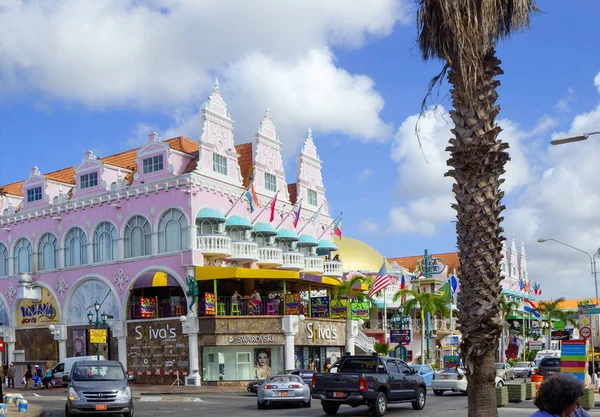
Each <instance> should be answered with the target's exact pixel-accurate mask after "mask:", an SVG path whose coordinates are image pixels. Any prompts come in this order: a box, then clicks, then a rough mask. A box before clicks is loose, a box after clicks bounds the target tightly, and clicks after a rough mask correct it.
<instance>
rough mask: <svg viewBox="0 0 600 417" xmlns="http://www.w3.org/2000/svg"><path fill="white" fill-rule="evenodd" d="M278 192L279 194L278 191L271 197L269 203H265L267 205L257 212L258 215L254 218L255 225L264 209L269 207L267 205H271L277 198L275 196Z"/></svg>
mask: <svg viewBox="0 0 600 417" xmlns="http://www.w3.org/2000/svg"><path fill="white" fill-rule="evenodd" d="M277 194H279V191H277V192H276V193H275V195H274V196H273V197H271V199H270V200H269V202H268V203H267V204H265V206H264V207H263V209H262V210H261V211H260V213H258V214H257V216H256V217H255V218H254V220H252V224H253V225H254V223H255V222H256V221H257V220H258V218H259V217H260V215H261V214H263V213H264V211H265V210H266V209H267V207H269V205H270V204H271V203H272V202H273V200H274V199H275V197H276V196H277Z"/></svg>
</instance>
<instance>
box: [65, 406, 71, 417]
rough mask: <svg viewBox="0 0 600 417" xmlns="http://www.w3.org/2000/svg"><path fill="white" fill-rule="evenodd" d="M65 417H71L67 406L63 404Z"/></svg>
mask: <svg viewBox="0 0 600 417" xmlns="http://www.w3.org/2000/svg"><path fill="white" fill-rule="evenodd" d="M65 417H71V412H70V411H69V406H68V405H66V404H65Z"/></svg>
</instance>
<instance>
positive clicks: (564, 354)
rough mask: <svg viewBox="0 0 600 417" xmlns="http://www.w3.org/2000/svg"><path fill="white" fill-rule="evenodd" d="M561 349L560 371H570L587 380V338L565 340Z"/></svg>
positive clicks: (582, 379)
mask: <svg viewBox="0 0 600 417" xmlns="http://www.w3.org/2000/svg"><path fill="white" fill-rule="evenodd" d="M561 345H562V346H561V351H560V372H569V373H572V374H573V375H575V376H576V377H577V378H579V379H580V380H581V381H582V382H583V381H584V380H585V375H586V370H587V354H586V352H587V340H563V341H562V343H561Z"/></svg>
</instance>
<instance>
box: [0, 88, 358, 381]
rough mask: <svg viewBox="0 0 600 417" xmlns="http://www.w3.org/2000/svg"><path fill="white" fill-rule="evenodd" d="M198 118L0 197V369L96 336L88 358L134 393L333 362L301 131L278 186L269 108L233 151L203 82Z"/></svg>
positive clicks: (324, 275)
mask: <svg viewBox="0 0 600 417" xmlns="http://www.w3.org/2000/svg"><path fill="white" fill-rule="evenodd" d="M202 120H203V130H202V134H201V137H200V140H199V141H193V140H190V139H187V138H183V137H178V138H174V139H169V140H164V141H163V140H161V139H160V138H159V137H158V135H157V134H155V133H151V134H150V135H149V137H148V140H147V143H146V144H145V145H144V146H143V147H141V148H139V149H134V150H130V151H127V152H123V153H120V154H116V155H112V156H108V157H103V158H97V157H96V156H95V155H94V154H93V153H92V152H91V151H88V152H87V153H86V154H85V155H84V156H83V159H82V161H81V162H80V163H79V164H78V165H75V166H72V167H69V168H65V169H62V170H59V171H55V172H51V173H47V174H41V173H40V171H39V170H38V168H37V167H33V168H32V169H31V171H30V172H29V177H28V178H27V179H26V180H24V181H21V182H18V183H14V184H8V185H5V186H3V187H1V190H2V191H3V192H4V193H3V194H4V195H3V196H1V197H0V322H1V323H2V330H1V331H2V337H3V340H4V343H5V344H4V346H5V352H4V353H5V354H4V363H5V364H6V363H7V362H8V361H16V362H18V363H25V362H29V363H42V362H45V361H49V362H54V363H56V362H58V361H59V360H60V359H63V358H65V357H71V356H82V355H95V354H96V353H97V346H98V345H96V343H95V341H94V343H91V340H90V330H91V329H94V328H95V327H97V326H99V327H103V328H108V329H109V331H108V338H107V342H106V343H101V344H100V345H99V350H100V354H103V355H104V356H106V357H107V358H110V359H116V360H119V361H121V362H122V363H123V364H124V365H125V367H126V369H127V370H128V371H130V372H135V373H138V375H140V376H139V377H138V378H139V379H141V380H142V382H149V383H166V382H172V381H173V379H174V376H173V375H174V374H176V373H179V375H181V376H182V379H184V376H185V382H186V383H187V384H198V383H200V382H201V381H205V382H207V383H236V382H237V383H240V382H241V381H248V380H251V379H254V378H255V377H256V376H257V372H259V368H260V372H263V368H264V367H256V365H257V364H258V362H257V358H258V356H259V354H262V353H263V352H266V353H267V356H268V358H269V365H270V367H271V369H272V372H277V371H281V370H283V369H288V368H295V367H299V366H300V367H305V366H306V365H307V364H308V362H309V360H310V358H313V359H315V360H316V362H317V364H318V366H321V367H323V366H324V363H325V361H326V360H332V359H335V357H338V356H339V355H341V354H342V353H343V351H344V345H345V344H346V342H347V341H346V338H349V340H352V336H353V334H350V333H353V332H355V330H353V328H352V326H350V327H349V329H350V330H349V332H348V334H346V325H345V320H344V319H343V318H339V314H338V315H337V316H336V315H335V314H332V311H331V303H330V302H329V300H330V299H331V289H332V288H333V287H334V286H335V285H336V284H337V281H336V280H335V279H333V278H332V277H340V276H342V264H341V263H340V262H337V261H334V260H332V257H331V252H332V251H335V250H337V248H336V246H335V244H334V243H332V242H333V239H332V231H331V224H332V221H333V219H332V217H330V213H329V210H328V205H327V200H326V197H325V188H324V186H323V181H322V178H321V161H320V159H319V157H318V155H317V151H316V147H315V145H314V143H313V138H312V136H311V133H310V131H309V133H308V136H307V138H306V140H305V142H304V144H303V146H302V151H301V153H300V154H299V155H298V156H297V159H296V164H297V166H296V182H295V183H294V184H287V183H286V176H285V172H284V169H283V163H282V157H281V152H280V151H281V146H282V144H281V142H280V141H279V138H278V137H277V133H276V128H275V125H274V124H273V121H272V120H271V117H270V115H269V113H268V111H267V113H266V115H265V117H264V119H263V120H262V121H261V123H260V127H259V129H258V132H257V133H256V135H255V137H254V138H253V140H252V141H251V142H250V143H244V144H239V145H235V143H234V138H233V124H234V122H233V120H232V119H231V117H230V115H229V113H228V111H227V106H226V104H225V102H224V101H223V98H222V97H221V94H220V92H219V88H218V85H216V86H215V89H214V91H213V93H212V94H211V95H210V97H209V98H208V101H207V102H206V105H205V106H204V108H203V110H202ZM251 181H252V182H253V184H254V189H255V191H256V195H257V199H258V202H259V205H258V207H254V211H253V212H251V206H250V203H249V200H248V199H247V198H246V197H245V193H246V191H247V190H248V187H249V186H250V184H251ZM275 196H277V197H276V203H275V216H274V219H273V220H271V209H270V202H271V201H273V198H274V197H275ZM300 203H301V211H300V216H299V223H298V225H297V227H296V228H295V227H294V224H293V223H294V220H295V211H296V210H297V209H298V207H299V205H300ZM254 290H256V293H255V294H254V295H252V294H253V292H254ZM237 294H239V295H240V297H238V296H237ZM256 294H258V295H256ZM96 312H98V314H99V317H100V320H97V319H96V317H97V314H96ZM88 317H90V318H91V320H92V323H91V324H90V320H89V319H88ZM336 317H337V318H336ZM102 319H105V322H103V321H102ZM96 323H99V324H96ZM351 343H352V342H351ZM227 381H229V382H227Z"/></svg>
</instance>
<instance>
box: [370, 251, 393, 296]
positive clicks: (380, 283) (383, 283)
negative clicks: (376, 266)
mask: <svg viewBox="0 0 600 417" xmlns="http://www.w3.org/2000/svg"><path fill="white" fill-rule="evenodd" d="M388 285H390V276H389V275H388V273H387V268H386V267H385V260H384V261H383V265H381V269H380V270H379V272H378V273H377V276H376V277H375V280H374V281H373V285H371V288H370V289H369V297H373V296H374V295H375V294H377V293H378V292H379V291H381V290H383V289H384V288H385V287H387V286H388Z"/></svg>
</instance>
